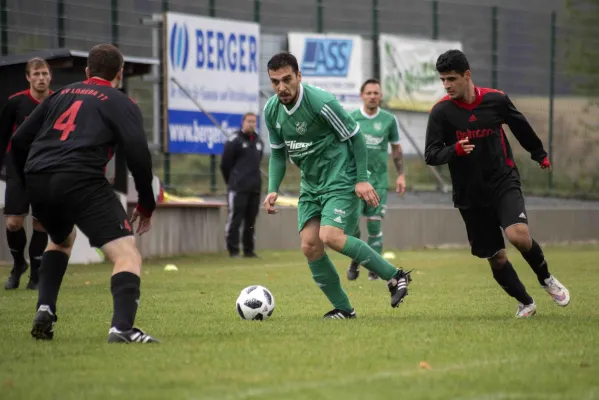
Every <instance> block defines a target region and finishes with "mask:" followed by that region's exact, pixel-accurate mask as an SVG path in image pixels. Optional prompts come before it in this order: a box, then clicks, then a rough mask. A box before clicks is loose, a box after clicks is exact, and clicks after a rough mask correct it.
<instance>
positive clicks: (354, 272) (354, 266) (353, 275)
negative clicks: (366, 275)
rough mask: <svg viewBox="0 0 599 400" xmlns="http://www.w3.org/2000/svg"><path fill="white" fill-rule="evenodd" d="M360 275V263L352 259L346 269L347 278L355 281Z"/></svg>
mask: <svg viewBox="0 0 599 400" xmlns="http://www.w3.org/2000/svg"><path fill="white" fill-rule="evenodd" d="M359 276H360V264H358V263H357V262H355V261H353V260H352V262H351V264H349V269H348V270H347V280H348V281H355V280H356V279H358V277H359Z"/></svg>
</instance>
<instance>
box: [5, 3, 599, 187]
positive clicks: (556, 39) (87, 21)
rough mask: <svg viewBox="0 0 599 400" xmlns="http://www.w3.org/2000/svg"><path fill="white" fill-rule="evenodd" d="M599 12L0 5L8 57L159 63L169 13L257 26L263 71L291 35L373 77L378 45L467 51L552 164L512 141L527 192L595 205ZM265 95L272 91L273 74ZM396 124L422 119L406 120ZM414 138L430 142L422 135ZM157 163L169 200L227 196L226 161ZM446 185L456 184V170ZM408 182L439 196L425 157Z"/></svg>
mask: <svg viewBox="0 0 599 400" xmlns="http://www.w3.org/2000/svg"><path fill="white" fill-rule="evenodd" d="M514 3H515V2H514ZM580 3H586V4H582V5H579V4H580ZM592 3H593V2H592V1H590V0H589V1H587V2H584V1H578V2H570V1H568V2H567V7H565V9H564V11H560V12H556V11H545V10H546V9H547V5H548V2H545V1H543V2H538V4H537V6H538V7H539V8H536V9H529V10H525V9H522V8H520V9H516V8H505V7H497V6H486V5H480V2H479V3H478V5H464V4H458V3H454V2H450V1H426V0H421V1H415V0H371V1H370V2H363V1H352V0H302V1H292V0H194V1H187V0H171V1H168V0H161V1H155V0H104V1H94V2H87V1H85V0H0V51H1V52H2V54H3V55H6V54H14V53H19V52H24V51H29V50H35V49H41V48H56V47H66V48H70V49H76V50H87V49H89V48H90V47H91V46H93V45H94V44H97V43H99V42H112V43H115V44H118V46H119V47H120V48H121V49H122V50H123V52H124V53H125V54H127V55H130V56H143V57H150V56H151V55H152V43H151V28H149V27H147V26H144V25H142V24H141V23H140V19H141V18H142V17H147V16H149V15H151V14H152V13H158V12H163V11H167V10H168V11H177V12H183V13H191V14H198V15H210V16H216V17H221V18H231V19H237V20H243V21H256V22H259V23H260V24H261V30H262V35H261V43H260V49H261V65H265V64H266V61H267V59H268V57H269V56H270V55H272V54H273V53H275V52H277V51H280V50H282V49H286V41H287V40H286V33H287V32H288V31H290V30H294V31H305V32H335V33H350V34H359V35H361V36H362V37H363V38H364V39H365V45H364V52H365V53H364V54H365V56H364V58H365V61H364V70H365V73H366V74H367V75H372V76H376V75H377V72H378V62H379V55H378V52H377V51H376V49H377V46H376V40H377V38H378V35H379V34H380V33H388V34H401V35H410V36H414V37H426V38H436V39H446V40H457V41H460V42H461V43H462V45H463V48H464V51H465V52H466V54H467V55H468V57H469V59H470V62H471V67H472V71H473V76H474V79H475V82H476V83H477V84H478V85H480V86H489V87H495V88H499V89H501V90H503V91H505V92H507V93H508V94H509V95H510V97H511V98H512V100H513V101H514V102H515V104H516V105H517V106H518V108H519V109H520V110H521V111H522V112H523V113H524V114H525V115H526V116H527V117H528V118H529V120H530V121H531V123H532V125H533V127H534V128H535V129H536V130H537V132H538V134H539V136H540V137H541V138H542V140H543V143H544V144H545V147H546V149H547V150H548V151H549V152H550V154H551V159H552V162H553V165H554V169H553V172H552V173H551V174H547V175H543V174H542V173H541V171H539V170H538V168H537V166H536V165H535V164H534V163H532V162H531V161H530V159H529V157H528V156H527V155H526V154H525V153H524V152H523V151H522V150H520V148H519V146H518V144H517V143H516V140H515V139H513V137H512V136H510V140H511V143H512V147H514V148H515V149H516V158H517V162H518V165H519V170H520V172H521V175H522V178H523V181H524V185H525V187H526V188H528V189H529V191H535V192H537V193H551V194H560V195H569V196H579V197H580V196H595V195H597V194H599V168H598V167H599V161H598V160H599V157H598V156H599V154H598V153H599V146H597V143H598V141H599V117H598V116H599V109H598V108H597V107H598V104H599V103H598V102H597V100H596V98H594V97H592V96H593V94H594V90H596V89H598V87H597V86H598V82H599V55H598V54H597V49H599V39H597V36H599V11H597V6H596V5H592ZM594 3H596V2H594ZM503 4H508V3H507V2H503ZM541 7H543V8H541ZM581 11H582V12H581ZM261 84H262V86H263V87H264V88H266V89H267V88H268V86H269V83H268V77H267V74H266V71H265V70H264V73H263V74H262V76H261ZM129 90H130V93H131V96H132V97H133V98H134V99H135V100H136V101H137V102H138V104H140V106H141V107H142V110H143V112H144V117H145V123H146V127H147V131H148V138H149V140H150V141H151V139H152V138H151V132H152V124H153V119H152V106H153V103H152V101H153V100H152V91H151V84H149V83H147V82H144V81H143V80H142V79H133V80H132V81H131V82H129ZM396 114H397V115H398V116H399V117H400V118H406V119H409V118H412V117H414V115H413V113H409V112H403V111H401V110H397V111H396ZM161 126H162V124H161ZM414 134H415V135H417V136H418V135H419V136H421V137H422V136H423V135H424V132H423V129H422V127H421V128H420V129H417V130H416V131H415V132H414ZM154 156H155V157H154V162H155V168H156V172H157V174H158V175H159V176H161V178H162V179H163V181H164V182H165V184H166V185H167V186H168V187H169V189H170V190H173V191H177V192H183V193H186V194H191V193H193V194H202V193H211V192H212V193H214V192H223V191H224V186H223V182H222V179H221V178H220V174H219V173H216V174H215V175H212V174H211V172H213V171H214V170H215V167H216V165H217V163H218V159H212V160H211V159H210V158H209V157H207V156H196V155H168V154H167V155H163V154H162V153H160V151H156V152H155V154H154ZM288 170H289V178H288V179H287V180H286V181H285V187H286V188H288V189H292V188H297V180H298V175H297V173H296V171H294V169H293V168H289V169H288ZM391 170H393V169H391ZM441 173H442V174H444V175H445V176H447V170H446V169H441ZM406 176H407V180H408V186H409V187H412V188H421V187H428V186H432V185H433V184H434V179H433V176H432V174H431V173H430V172H429V171H427V169H426V168H425V167H424V165H423V162H422V161H421V160H419V159H417V158H415V157H409V159H408V160H407V163H406ZM390 179H393V177H390ZM427 185H428V186H427Z"/></svg>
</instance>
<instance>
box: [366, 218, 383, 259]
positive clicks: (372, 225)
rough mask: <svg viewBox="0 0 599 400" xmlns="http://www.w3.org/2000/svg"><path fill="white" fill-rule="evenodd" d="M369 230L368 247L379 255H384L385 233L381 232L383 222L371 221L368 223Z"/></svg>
mask: <svg viewBox="0 0 599 400" xmlns="http://www.w3.org/2000/svg"><path fill="white" fill-rule="evenodd" d="M366 227H367V228H368V245H369V246H370V247H372V249H373V250H374V251H376V252H377V253H379V254H382V253H383V231H381V220H379V219H369V220H368V221H366Z"/></svg>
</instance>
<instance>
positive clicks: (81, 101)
mask: <svg viewBox="0 0 599 400" xmlns="http://www.w3.org/2000/svg"><path fill="white" fill-rule="evenodd" d="M86 75H87V78H88V79H87V80H86V81H84V82H80V83H75V84H72V85H69V86H66V87H64V88H62V89H60V90H59V91H57V92H56V93H54V94H53V95H51V96H50V97H49V98H48V99H47V100H46V101H44V102H43V103H42V104H41V105H40V106H39V107H38V108H36V109H35V111H34V112H33V113H32V114H31V116H30V117H29V118H28V119H27V120H26V121H25V122H24V123H23V124H22V125H21V126H20V127H19V128H18V129H17V131H16V132H15V134H14V135H13V138H12V148H13V149H12V152H13V154H12V155H13V162H14V164H15V169H16V171H17V174H18V175H19V178H20V179H21V180H22V181H23V182H24V183H25V188H26V190H27V195H28V196H29V198H30V199H31V208H32V209H33V212H34V213H35V215H36V216H37V218H38V219H39V221H40V222H41V223H42V225H43V226H44V228H46V231H47V232H48V235H49V237H50V242H49V244H48V247H47V249H46V251H45V252H44V255H43V258H42V265H41V267H40V270H39V278H40V281H39V297H38V304H37V313H36V314H35V318H34V321H33V329H32V331H31V334H32V336H33V337H35V338H37V339H45V340H48V339H52V338H53V337H54V324H55V322H56V320H57V317H56V301H57V298H58V292H59V290H60V285H61V283H62V279H63V276H64V274H65V271H66V269H67V264H68V261H69V256H70V254H71V250H72V248H73V243H74V241H75V234H76V230H75V226H77V227H79V229H80V230H81V231H82V232H83V233H84V234H85V235H86V236H87V237H88V238H89V242H90V244H91V245H92V246H93V247H97V248H100V249H101V250H102V252H103V253H104V254H105V255H106V256H107V258H108V259H110V260H111V261H112V262H113V263H114V269H113V274H112V278H111V282H110V283H111V291H112V297H113V304H114V312H113V317H112V324H111V327H110V330H109V333H108V341H109V342H111V343H131V342H137V343H152V342H156V340H155V339H154V338H152V337H151V336H149V335H147V334H145V333H144V332H142V331H141V330H139V329H137V328H134V326H133V324H134V321H135V315H136V313H137V306H138V303H139V295H140V290H139V286H140V272H141V262H142V260H141V256H140V254H139V252H138V250H137V247H136V245H135V237H134V234H133V229H132V227H131V224H130V222H129V219H128V217H127V213H126V211H125V209H124V208H123V206H122V205H121V203H120V201H119V199H118V198H117V196H116V194H115V192H114V191H113V189H112V187H111V185H110V184H109V183H108V180H107V179H106V177H105V174H104V169H105V166H106V164H107V162H108V161H109V160H110V158H111V156H112V152H113V148H114V146H115V145H119V147H121V148H122V150H124V152H125V154H126V159H127V166H128V167H129V170H130V171H131V174H132V175H133V179H134V181H135V187H136V189H137V192H138V196H139V198H138V205H137V207H136V209H135V211H134V213H133V219H132V221H131V222H134V221H135V220H139V224H138V226H137V233H138V234H143V233H145V232H147V231H148V230H149V229H150V223H151V215H152V212H153V211H154V208H155V207H156V202H155V198H154V193H153V190H152V160H151V156H150V151H149V149H148V143H147V140H146V135H145V132H144V130H143V124H142V115H141V112H140V110H139V107H138V106H137V105H136V104H135V103H133V101H132V100H131V99H129V98H128V97H127V96H126V95H124V94H123V93H121V92H120V91H119V90H117V89H116V87H117V86H118V85H119V84H120V81H121V79H122V75H123V57H122V55H121V53H120V52H119V51H118V50H117V49H116V48H115V47H114V46H112V45H98V46H96V47H94V48H92V50H91V51H90V53H89V56H88V59H87V68H86Z"/></svg>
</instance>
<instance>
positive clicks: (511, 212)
mask: <svg viewBox="0 0 599 400" xmlns="http://www.w3.org/2000/svg"><path fill="white" fill-rule="evenodd" d="M460 214H462V219H463V220H464V223H465V224H466V232H467V234H468V241H469V242H470V247H471V251H472V255H474V256H477V257H480V258H491V257H493V256H494V255H495V254H497V253H498V252H499V251H500V250H503V249H504V248H505V242H504V240H503V233H502V229H503V230H505V229H506V228H507V227H509V226H511V225H515V224H528V216H527V214H526V208H525V205H524V197H522V191H521V190H520V189H519V188H510V189H508V190H506V191H504V192H503V193H502V194H501V195H500V196H498V197H497V198H496V199H495V201H494V204H493V205H492V206H489V207H483V208H467V209H460Z"/></svg>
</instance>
